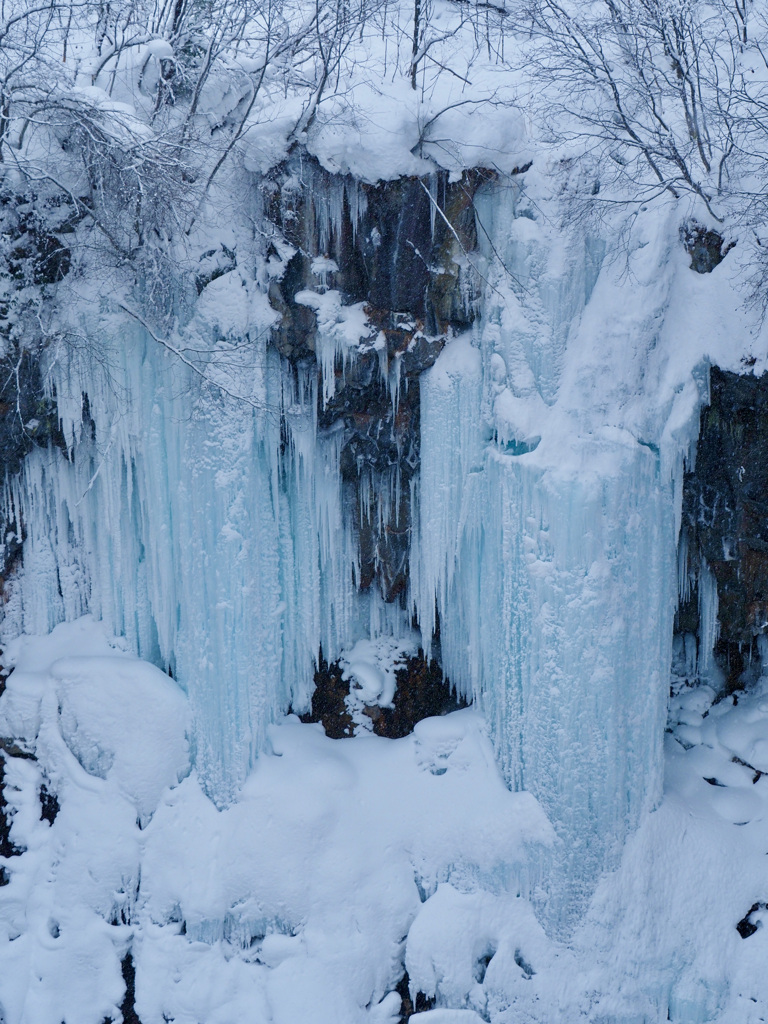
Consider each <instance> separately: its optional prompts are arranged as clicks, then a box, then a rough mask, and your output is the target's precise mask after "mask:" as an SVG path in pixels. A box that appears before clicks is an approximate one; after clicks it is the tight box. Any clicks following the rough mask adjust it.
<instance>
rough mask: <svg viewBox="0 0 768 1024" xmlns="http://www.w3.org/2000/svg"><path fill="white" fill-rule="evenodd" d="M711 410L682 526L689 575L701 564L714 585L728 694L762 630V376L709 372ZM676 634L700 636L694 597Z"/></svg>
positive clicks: (765, 443)
mask: <svg viewBox="0 0 768 1024" xmlns="http://www.w3.org/2000/svg"><path fill="white" fill-rule="evenodd" d="M710 394H711V401H710V405H709V406H708V407H707V408H706V409H704V410H703V412H702V414H701V429H700V434H699V441H698V444H697V447H696V469H695V472H693V473H689V474H687V475H686V478H685V482H684V490H683V524H684V529H685V530H686V532H687V537H688V547H689V564H690V566H691V569H692V571H693V573H694V574H696V573H697V572H698V570H699V568H700V566H701V562H702V559H706V562H707V564H708V565H709V568H710V570H711V571H712V573H713V574H714V577H715V580H716V581H717V593H718V604H719V620H720V637H719V640H718V643H717V647H716V649H715V653H716V657H717V659H718V662H719V663H720V665H721V667H722V669H723V671H724V672H725V675H726V680H727V687H728V689H729V690H733V689H736V688H738V687H739V686H740V685H741V679H742V676H743V674H744V672H745V671H746V670H747V668H748V666H749V665H750V663H753V664H758V663H759V659H758V658H757V651H756V644H755V640H756V637H758V636H759V635H761V634H763V633H765V632H766V629H768V374H764V375H763V376H762V377H756V376H754V375H752V374H736V373H730V372H727V371H724V370H720V369H719V368H718V367H712V370H711V374H710ZM676 628H677V629H678V631H679V632H695V631H697V630H698V592H697V589H696V587H694V588H693V590H692V592H691V596H690V600H689V601H688V602H686V603H685V604H683V605H681V607H680V609H679V610H678V615H677V626H676Z"/></svg>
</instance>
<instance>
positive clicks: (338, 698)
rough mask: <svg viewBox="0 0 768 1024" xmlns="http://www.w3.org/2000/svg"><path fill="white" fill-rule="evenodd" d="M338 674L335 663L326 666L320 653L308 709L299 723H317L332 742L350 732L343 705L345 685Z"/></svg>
mask: <svg viewBox="0 0 768 1024" xmlns="http://www.w3.org/2000/svg"><path fill="white" fill-rule="evenodd" d="M342 671H343V670H342V668H341V666H340V665H339V663H338V662H337V661H336V662H334V663H333V664H331V665H329V664H328V662H327V661H326V660H325V658H323V656H322V653H321V655H320V665H319V667H318V669H317V671H316V672H315V690H314V693H313V694H312V707H311V710H310V711H309V712H308V713H307V714H305V715H301V716H300V717H301V720H302V722H320V723H321V724H322V726H323V729H324V730H325V735H326V736H328V737H330V739H332V740H340V739H344V737H346V736H352V735H353V733H354V724H353V722H352V716H351V715H350V713H349V710H348V708H347V705H346V704H345V698H346V697H347V696H348V695H349V683H348V682H344V680H343V679H342V678H341V676H342Z"/></svg>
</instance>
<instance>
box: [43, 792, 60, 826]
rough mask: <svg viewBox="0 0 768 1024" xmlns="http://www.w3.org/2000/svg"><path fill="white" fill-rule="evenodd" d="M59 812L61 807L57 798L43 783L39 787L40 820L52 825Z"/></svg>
mask: <svg viewBox="0 0 768 1024" xmlns="http://www.w3.org/2000/svg"><path fill="white" fill-rule="evenodd" d="M60 810H61V806H60V804H59V800H58V797H57V796H56V794H55V793H52V792H51V791H50V790H49V789H48V787H47V786H46V785H45V783H43V785H42V786H41V787H40V820H41V821H47V822H48V823H49V824H50V825H52V824H53V823H54V821H56V816H57V814H58V813H59V811H60Z"/></svg>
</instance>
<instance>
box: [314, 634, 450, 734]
mask: <svg viewBox="0 0 768 1024" xmlns="http://www.w3.org/2000/svg"><path fill="white" fill-rule="evenodd" d="M396 676H397V688H396V690H395V697H394V700H393V705H394V706H393V707H391V708H388V707H378V706H376V705H374V706H371V707H368V708H365V710H364V712H363V713H364V714H366V715H367V716H368V717H369V718H370V720H371V731H372V732H374V733H375V734H376V735H377V736H383V737H386V738H387V739H393V740H396V739H400V738H401V737H402V736H407V735H408V734H409V733H411V732H413V727H414V725H416V723H417V722H420V721H421V720H422V718H430V717H432V716H434V715H447V714H448V713H449V712H451V711H457V710H458V709H459V708H463V707H466V706H467V705H466V702H465V701H463V700H462V699H461V698H459V697H457V696H456V694H455V693H454V692H453V690H452V689H451V684H450V682H449V681H448V680H447V679H446V678H445V677H444V675H443V672H442V669H441V668H440V666H439V664H438V663H437V662H436V661H434V660H428V659H427V658H426V657H425V656H424V652H423V651H419V652H418V654H417V655H415V656H414V657H411V658H408V659H407V661H406V662H405V664H404V665H403V666H402V667H401V668H399V669H398V670H397V673H396ZM349 687H350V682H349V680H344V679H343V670H342V668H341V666H340V665H339V663H338V662H335V663H334V664H332V665H329V664H328V663H327V662H325V661H323V660H322V659H321V661H320V667H319V669H318V670H317V673H316V675H315V691H314V693H313V695H312V710H311V711H310V712H309V714H307V715H302V719H301V720H302V721H303V722H320V723H322V726H323V729H325V734H326V736H329V737H330V738H331V739H335V740H338V739H343V738H344V737H346V736H352V735H353V734H354V722H353V720H352V715H351V714H350V711H349V706H348V703H347V697H348V696H349Z"/></svg>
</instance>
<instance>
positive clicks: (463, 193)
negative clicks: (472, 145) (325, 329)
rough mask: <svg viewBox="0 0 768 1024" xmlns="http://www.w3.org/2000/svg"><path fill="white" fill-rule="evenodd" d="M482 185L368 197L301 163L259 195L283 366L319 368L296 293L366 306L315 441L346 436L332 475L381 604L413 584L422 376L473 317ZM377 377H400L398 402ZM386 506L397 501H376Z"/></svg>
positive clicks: (370, 189) (403, 186) (362, 188)
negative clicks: (367, 340)
mask: <svg viewBox="0 0 768 1024" xmlns="http://www.w3.org/2000/svg"><path fill="white" fill-rule="evenodd" d="M490 178H491V175H490V173H488V172H485V173H484V172H479V171H473V172H467V173H465V174H464V175H463V176H462V178H461V179H460V180H459V181H456V182H449V181H448V177H447V175H446V174H444V173H441V174H438V175H435V176H433V178H432V179H421V178H401V179H399V180H397V181H393V182H387V183H383V184H379V185H365V184H361V183H359V182H356V181H354V180H353V179H351V178H343V177H339V176H331V175H328V174H326V173H325V172H324V171H322V169H321V168H320V167H319V166H318V165H317V164H316V163H313V162H312V161H307V159H306V157H304V158H303V160H301V161H299V160H298V158H294V159H292V160H290V161H289V162H288V163H287V164H286V165H284V166H283V167H282V168H281V169H280V171H279V173H277V174H276V175H273V176H272V177H271V179H270V181H269V182H267V183H266V184H265V186H264V193H265V209H266V212H267V216H268V218H269V219H270V221H271V223H272V224H273V226H274V235H275V239H276V241H275V244H274V246H273V250H272V258H273V260H274V262H275V265H276V266H280V268H281V269H280V272H279V274H276V275H275V277H274V278H273V280H272V283H271V285H270V293H269V294H270V300H271V302H272V305H273V306H274V307H275V309H276V310H278V311H279V312H280V314H281V322H280V324H279V326H278V327H277V328H276V330H275V333H274V343H275V345H276V347H277V349H278V351H279V352H280V354H281V355H282V356H283V357H284V358H285V359H287V360H288V361H289V362H290V363H292V364H294V365H299V364H304V365H305V366H306V365H308V364H309V365H312V364H313V363H314V361H315V351H316V339H317V335H316V331H317V326H316V321H315V314H314V312H313V311H312V310H311V309H309V308H308V307H307V306H306V305H303V304H301V303H298V302H296V300H295V296H296V294H297V293H298V292H301V291H305V290H317V291H321V292H322V291H324V290H326V289H330V288H332V289H335V290H337V291H338V292H339V293H340V295H341V300H342V302H343V303H344V304H345V305H351V304H354V303H364V309H365V314H366V316H367V319H368V322H369V324H370V326H371V336H372V338H376V339H377V342H376V345H373V344H369V345H368V346H367V347H363V348H362V349H361V351H359V352H357V353H355V354H354V358H353V359H352V361H351V363H350V364H348V365H347V366H346V368H345V370H344V372H343V373H342V371H341V368H340V367H337V371H336V378H335V382H334V388H333V393H332V395H331V396H330V398H329V399H327V400H326V401H325V402H324V403H321V404H320V408H319V409H318V429H319V430H321V431H322V430H331V429H339V427H340V425H341V429H343V431H344V440H343V446H342V451H341V472H342V479H343V480H344V482H345V484H346V485H347V497H348V500H347V514H349V515H350V516H353V517H355V521H356V526H357V530H358V536H359V543H360V580H359V581H358V583H359V586H360V587H361V589H366V588H367V587H370V586H372V585H373V584H374V581H375V582H376V583H377V584H378V586H379V587H380V589H381V593H382V595H383V597H384V598H385V600H386V601H394V600H396V599H398V598H402V597H403V596H404V595H405V591H406V588H407V583H408V555H409V549H410V532H411V520H412V514H413V510H412V508H411V502H412V488H411V483H412V481H413V479H414V476H415V474H416V473H417V472H418V467H419V376H420V374H421V373H423V372H424V370H426V369H428V368H429V367H430V366H431V365H432V364H433V363H434V361H435V359H437V357H438V355H439V354H440V351H441V349H442V348H443V345H444V344H445V342H446V340H447V338H448V337H449V335H450V334H451V333H454V332H459V331H462V330H466V329H467V328H468V327H469V326H470V325H471V323H472V320H473V318H474V298H475V291H474V288H475V282H474V274H473V271H472V269H471V265H470V264H471V260H469V259H468V254H470V253H471V252H472V251H473V250H474V249H475V247H476V243H477V236H476V225H475V216H474V208H473V197H474V194H475V192H476V191H477V189H478V187H479V186H480V185H482V184H483V182H484V181H486V180H489V179H490ZM286 243H287V244H286ZM318 257H319V258H320V265H321V266H322V267H323V268H324V269H323V270H322V271H318ZM313 268H314V269H313ZM382 365H386V366H387V367H394V368H396V373H397V374H398V375H399V389H398V392H397V400H395V401H393V396H392V392H391V387H390V383H389V382H388V381H387V380H386V379H385V378H384V376H383V375H382ZM314 372H317V373H319V368H316V369H315V371H314ZM384 494H386V495H392V494H394V495H396V497H395V500H387V501H386V502H382V495H384Z"/></svg>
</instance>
